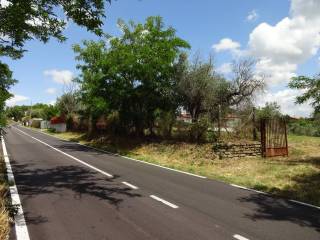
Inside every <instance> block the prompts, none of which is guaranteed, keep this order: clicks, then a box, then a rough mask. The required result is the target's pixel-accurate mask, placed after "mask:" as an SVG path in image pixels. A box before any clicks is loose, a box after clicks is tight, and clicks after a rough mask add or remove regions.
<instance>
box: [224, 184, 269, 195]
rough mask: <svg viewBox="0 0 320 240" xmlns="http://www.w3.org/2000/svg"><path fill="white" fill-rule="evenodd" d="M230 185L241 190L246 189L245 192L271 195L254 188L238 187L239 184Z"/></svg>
mask: <svg viewBox="0 0 320 240" xmlns="http://www.w3.org/2000/svg"><path fill="white" fill-rule="evenodd" d="M230 185H231V186H233V187H236V188H240V189H244V190H248V191H252V192H256V193H260V194H264V195H269V194H268V193H265V192H262V191H258V190H254V189H252V188H247V187H243V186H240V185H237V184H230Z"/></svg>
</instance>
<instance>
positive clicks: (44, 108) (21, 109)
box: [6, 103, 58, 121]
mask: <svg viewBox="0 0 320 240" xmlns="http://www.w3.org/2000/svg"><path fill="white" fill-rule="evenodd" d="M6 115H7V117H8V118H13V119H14V120H15V121H22V119H23V117H25V116H31V118H42V119H44V120H50V119H51V118H52V117H53V116H56V115H58V108H57V107H56V106H53V105H48V104H43V103H37V104H34V105H33V106H26V105H23V106H13V107H8V108H7V109H6Z"/></svg>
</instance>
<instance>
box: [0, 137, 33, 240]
mask: <svg viewBox="0 0 320 240" xmlns="http://www.w3.org/2000/svg"><path fill="white" fill-rule="evenodd" d="M1 142H2V150H3V156H4V161H5V164H6V169H7V176H8V180H9V182H10V183H11V184H12V185H11V186H10V187H9V190H10V195H11V203H12V205H13V206H17V207H18V209H17V210H18V211H17V213H16V215H15V216H14V223H15V230H16V238H17V240H29V239H30V237H29V232H28V228H27V224H26V220H25V218H24V214H23V209H22V205H21V201H20V197H19V193H18V189H17V186H16V183H15V180H14V175H13V171H12V168H11V165H10V160H9V157H8V152H7V149H6V145H5V142H4V139H3V137H2V138H1Z"/></svg>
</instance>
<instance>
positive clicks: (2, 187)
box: [0, 153, 10, 240]
mask: <svg viewBox="0 0 320 240" xmlns="http://www.w3.org/2000/svg"><path fill="white" fill-rule="evenodd" d="M7 194H8V183H7V181H6V170H5V163H4V159H3V156H2V153H0V239H3V240H5V239H8V238H9V231H10V221H9V213H8V211H7V204H6V203H7Z"/></svg>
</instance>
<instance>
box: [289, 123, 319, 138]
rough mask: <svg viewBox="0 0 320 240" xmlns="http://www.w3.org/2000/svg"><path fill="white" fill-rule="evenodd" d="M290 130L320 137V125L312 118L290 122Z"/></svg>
mask: <svg viewBox="0 0 320 240" xmlns="http://www.w3.org/2000/svg"><path fill="white" fill-rule="evenodd" d="M288 132H289V133H291V134H295V135H305V136H313V137H320V125H319V124H318V123H317V122H316V121H314V120H312V119H299V120H293V121H290V122H289V125H288Z"/></svg>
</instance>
